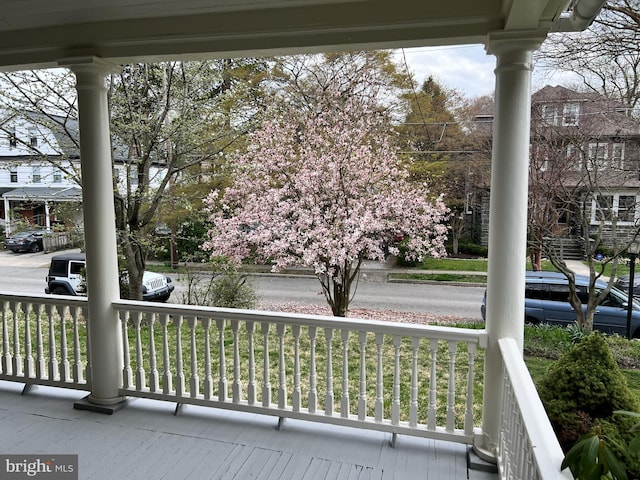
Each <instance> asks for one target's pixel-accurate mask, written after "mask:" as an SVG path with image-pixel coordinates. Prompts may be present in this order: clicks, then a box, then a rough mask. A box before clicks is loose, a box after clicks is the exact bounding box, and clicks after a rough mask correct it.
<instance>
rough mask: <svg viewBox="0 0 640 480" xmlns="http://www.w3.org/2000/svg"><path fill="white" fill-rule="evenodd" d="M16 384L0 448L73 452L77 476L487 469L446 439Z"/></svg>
mask: <svg viewBox="0 0 640 480" xmlns="http://www.w3.org/2000/svg"><path fill="white" fill-rule="evenodd" d="M22 387H23V385H22V384H18V383H12V382H3V381H0V432H1V433H0V453H1V454H38V453H42V454H65V453H67V454H78V455H79V459H78V460H79V478H80V479H87V480H102V479H105V480H106V479H113V478H127V479H148V478H157V479H167V480H179V479H190V480H192V479H221V480H230V479H238V480H245V479H249V478H252V479H264V480H281V479H282V480H284V479H287V480H289V479H292V480H293V479H295V480H313V479H318V480H325V479H336V480H342V479H348V480H355V479H376V480H382V479H384V480H392V479H397V480H400V479H402V480H407V479H460V480H462V479H471V480H490V479H491V480H493V479H496V478H497V475H495V474H490V473H486V472H482V471H477V470H468V469H467V460H466V455H467V447H466V446H465V445H459V444H455V443H451V442H442V441H435V440H429V439H420V438H413V437H408V436H405V435H399V436H398V438H397V441H396V446H395V448H391V447H390V446H389V441H390V439H391V435H390V434H387V433H382V432H374V431H369V430H358V429H355V428H345V427H338V426H332V425H324V424H318V423H314V422H305V421H298V420H292V419H288V420H286V421H285V423H284V427H283V428H282V430H281V431H277V430H276V429H275V427H276V425H277V418H274V417H269V416H264V415H253V414H246V413H240V412H232V411H227V410H219V409H214V408H206V407H198V406H192V405H189V406H185V407H184V408H183V410H182V413H181V414H180V415H178V416H174V415H173V412H174V409H175V404H174V403H169V402H160V401H153V400H147V399H131V400H130V401H129V404H128V405H127V407H126V408H124V409H122V410H120V411H119V412H117V413H115V414H114V415H104V414H99V413H94V412H89V411H83V410H75V409H73V402H74V401H76V400H79V399H81V398H83V397H84V396H86V392H82V391H75V390H66V389H57V388H50V387H43V386H38V387H34V388H33V389H32V390H31V391H30V392H28V393H27V394H25V395H21V390H22Z"/></svg>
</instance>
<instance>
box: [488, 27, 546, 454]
mask: <svg viewBox="0 0 640 480" xmlns="http://www.w3.org/2000/svg"><path fill="white" fill-rule="evenodd" d="M544 38H545V35H544V33H541V32H539V31H521V32H518V33H516V34H513V33H510V34H504V33H503V32H497V33H496V34H492V35H490V36H489V40H488V42H487V52H488V53H489V54H492V55H495V56H496V60H497V61H496V69H495V76H496V90H495V107H494V108H495V111H494V130H493V150H492V158H491V198H490V205H489V265H488V275H487V303H486V305H487V314H486V329H487V334H488V344H487V351H486V355H485V376H484V378H485V385H484V402H483V416H482V418H483V425H482V430H483V437H482V438H480V439H478V440H479V441H478V444H477V445H476V447H477V448H476V452H477V453H479V454H480V455H481V456H482V457H483V458H486V459H490V458H491V457H495V452H496V444H497V440H498V434H499V430H500V420H501V412H502V409H501V408H497V406H499V405H500V401H501V395H502V390H503V386H504V369H503V365H502V356H501V354H500V349H499V345H498V341H499V340H500V339H501V338H512V339H514V340H515V341H516V343H517V346H518V348H519V349H520V351H522V348H523V339H524V322H523V315H524V286H525V281H524V277H525V270H526V251H527V196H528V174H529V132H530V121H531V71H532V69H533V66H532V61H531V59H532V53H533V51H534V50H535V49H537V48H538V47H539V46H540V44H541V43H542V41H543V40H544Z"/></svg>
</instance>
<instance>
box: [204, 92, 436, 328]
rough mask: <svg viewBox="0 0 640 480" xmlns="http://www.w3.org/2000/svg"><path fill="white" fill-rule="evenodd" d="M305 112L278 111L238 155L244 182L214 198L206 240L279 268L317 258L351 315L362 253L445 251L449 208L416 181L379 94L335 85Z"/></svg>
mask: <svg viewBox="0 0 640 480" xmlns="http://www.w3.org/2000/svg"><path fill="white" fill-rule="evenodd" d="M316 98H317V99H319V101H317V103H316V105H314V108H309V109H307V110H305V111H303V112H300V111H299V110H298V111H295V112H293V111H288V112H287V111H285V112H283V111H280V112H279V113H276V112H275V111H274V112H271V113H272V115H268V116H267V117H266V118H269V120H267V121H265V122H264V123H263V125H262V126H261V128H260V129H258V130H257V131H255V132H254V133H253V137H252V138H251V141H250V142H249V144H250V145H251V147H250V148H249V149H248V150H247V151H246V152H242V153H240V154H238V155H237V157H236V158H235V159H234V164H235V168H236V172H235V181H234V183H233V185H232V186H231V187H229V188H227V189H226V190H225V191H224V193H221V192H219V191H214V192H212V193H211V194H210V195H209V197H208V198H207V199H206V204H207V205H208V207H209V208H210V211H212V212H213V213H212V214H211V217H210V219H211V221H212V223H213V225H214V228H213V229H212V230H211V231H210V232H209V236H210V240H209V241H208V242H206V243H205V245H204V246H203V247H204V248H205V250H208V251H210V252H211V253H212V255H225V256H228V257H230V258H232V259H235V260H236V261H240V260H243V259H247V258H253V259H255V260H256V261H267V262H270V263H271V264H272V265H273V270H274V271H278V270H281V269H283V268H285V267H288V266H292V265H303V266H310V267H312V268H313V269H314V272H315V274H316V276H317V278H318V279H319V280H320V283H321V285H322V291H323V293H324V295H325V298H326V299H327V302H328V303H329V305H330V306H331V309H332V311H333V314H334V315H336V316H346V314H347V310H348V307H349V302H350V300H351V299H352V294H353V293H355V288H354V289H353V291H352V285H354V281H355V280H356V279H357V277H358V273H359V270H360V267H361V265H362V261H363V260H365V259H377V260H380V261H384V259H385V256H386V255H387V254H388V253H392V254H397V253H398V249H397V247H396V246H395V245H394V244H393V242H392V240H393V237H394V236H397V235H401V236H403V237H404V238H406V247H407V252H406V256H407V257H408V259H410V260H412V259H417V260H421V259H422V258H423V257H425V256H431V257H439V256H441V255H443V254H444V252H445V250H444V245H443V244H444V240H445V235H446V226H445V225H444V224H443V222H444V220H445V219H446V215H447V209H446V207H445V206H444V204H443V203H442V201H441V199H440V198H434V196H433V195H430V193H429V192H428V191H427V190H426V188H424V186H422V185H415V184H412V183H410V182H409V180H408V175H407V172H406V170H405V168H404V167H403V166H402V164H401V162H400V160H399V158H398V156H397V155H396V151H395V148H394V147H393V146H392V145H393V137H392V133H391V131H390V128H389V122H388V120H387V119H386V118H385V117H384V115H383V114H382V113H380V111H379V110H378V109H376V106H375V105H374V102H373V101H371V100H367V99H366V98H358V97H357V96H355V95H353V96H348V97H347V98H345V95H341V94H339V93H336V92H334V91H332V90H331V89H328V90H324V91H323V92H322V95H319V96H316Z"/></svg>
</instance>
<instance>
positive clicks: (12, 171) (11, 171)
mask: <svg viewBox="0 0 640 480" xmlns="http://www.w3.org/2000/svg"><path fill="white" fill-rule="evenodd" d="M9 176H10V177H11V183H18V169H17V168H16V167H11V168H10V169H9Z"/></svg>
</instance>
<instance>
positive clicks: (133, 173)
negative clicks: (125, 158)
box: [129, 166, 138, 187]
mask: <svg viewBox="0 0 640 480" xmlns="http://www.w3.org/2000/svg"><path fill="white" fill-rule="evenodd" d="M129 168H130V170H129V184H130V185H131V186H134V187H135V186H136V185H138V169H137V168H136V167H135V166H133V167H129Z"/></svg>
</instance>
